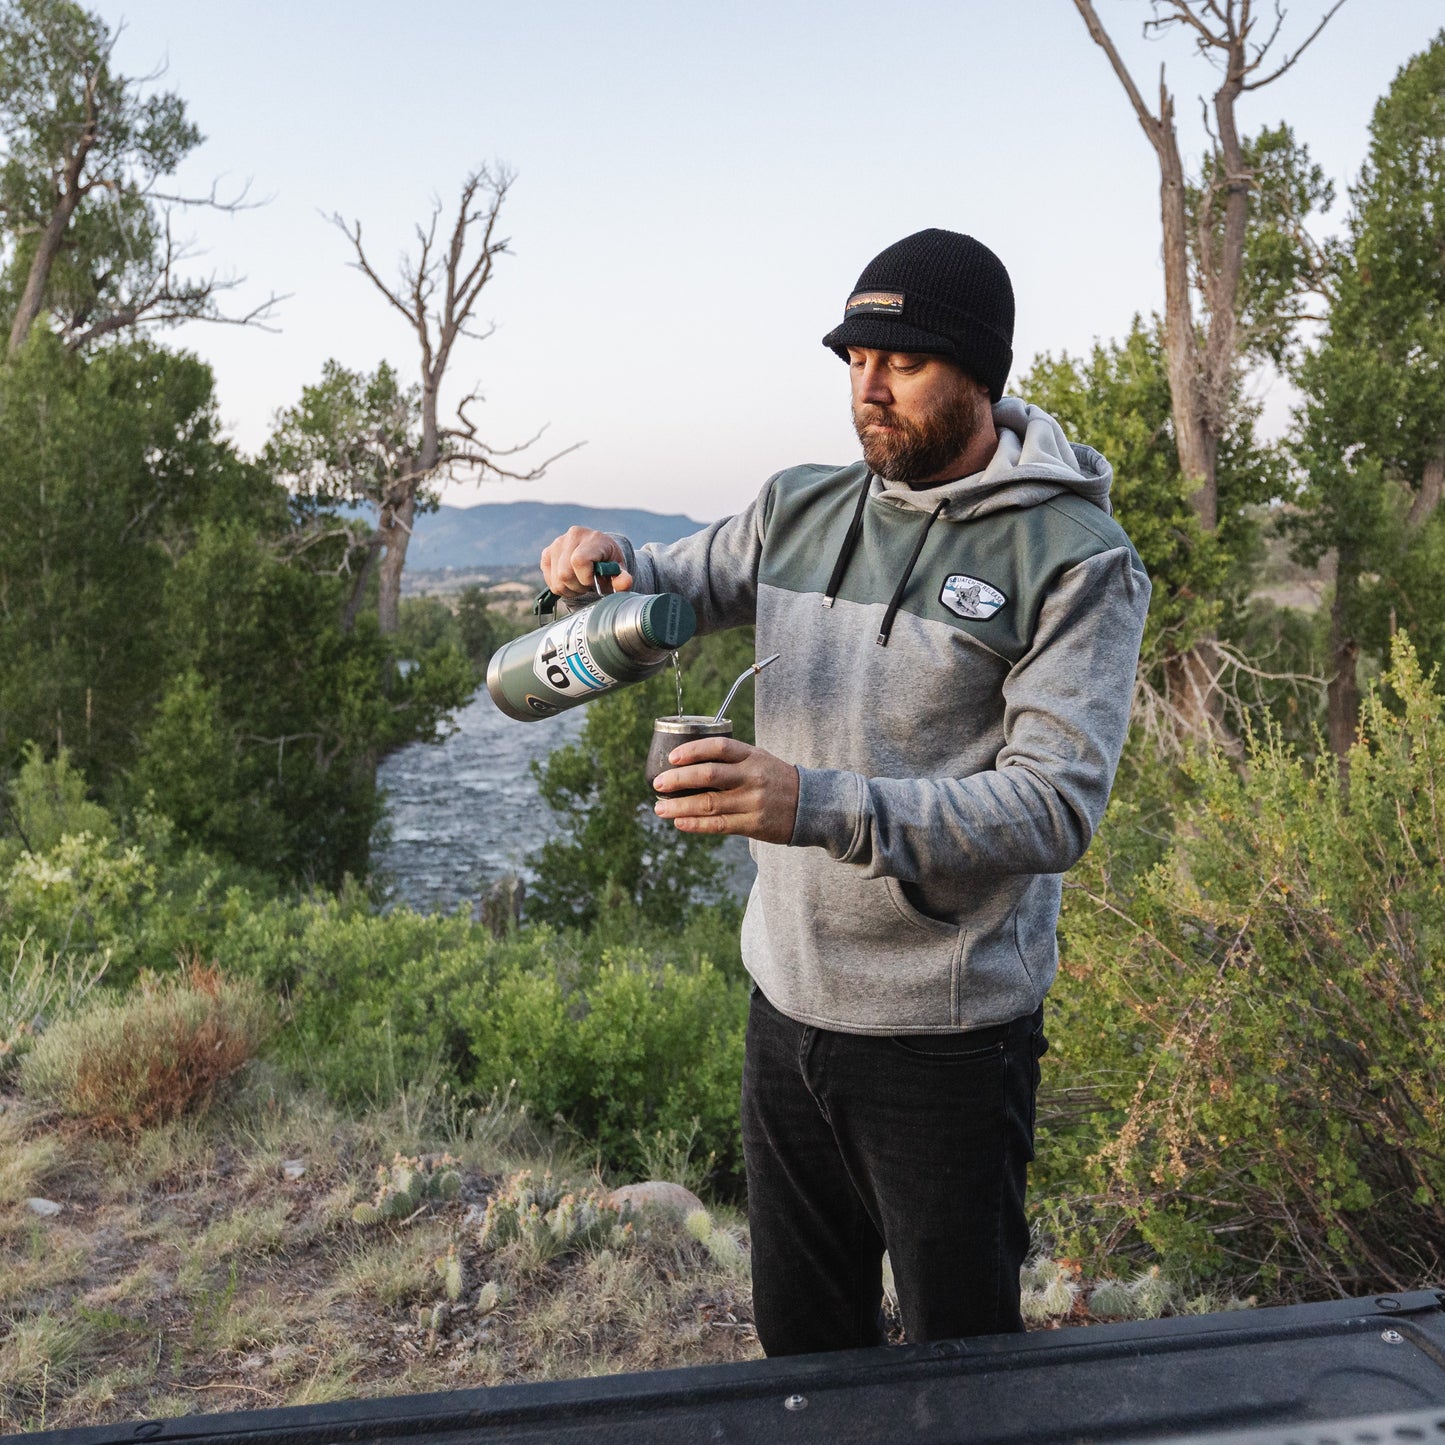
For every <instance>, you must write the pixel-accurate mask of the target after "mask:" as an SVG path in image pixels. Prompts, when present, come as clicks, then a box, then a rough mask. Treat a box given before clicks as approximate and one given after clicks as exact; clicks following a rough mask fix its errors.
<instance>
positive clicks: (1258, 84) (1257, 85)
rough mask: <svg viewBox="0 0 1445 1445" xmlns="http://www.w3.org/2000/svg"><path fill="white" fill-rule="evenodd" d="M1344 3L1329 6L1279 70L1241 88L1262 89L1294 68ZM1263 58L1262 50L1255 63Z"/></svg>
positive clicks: (1336, 0) (1336, 1)
mask: <svg viewBox="0 0 1445 1445" xmlns="http://www.w3.org/2000/svg"><path fill="white" fill-rule="evenodd" d="M1344 3H1345V0H1335V3H1334V4H1333V5H1331V6H1330V8H1329V9H1328V10H1326V11H1325V13H1324V15H1323V16H1322V17H1321V18H1320V23H1319V24H1318V25H1316V26H1315V28H1314V29H1313V30H1311V31H1310V33H1309V34H1308V35H1307V36H1306V37H1305V41H1304V44H1303V45H1301V46H1300V48H1299V49H1298V50H1296V51H1295V52H1294V53H1293V54H1292V55H1287V56H1285V58H1284V61H1283V63H1282V64H1281V65H1280V67H1279V69H1278V70H1275V71H1273V72H1271V73H1270V74H1269V75H1266V76H1265V77H1264V79H1263V80H1255V81H1251V82H1250V83H1249V84H1248V85H1246V86H1242V87H1241V89H1244V90H1262V89H1263V88H1264V87H1265V86H1266V85H1270V84H1272V83H1273V82H1274V81H1276V80H1278V79H1279V78H1280V76H1282V75H1283V74H1285V72H1286V71H1288V70H1291V69H1293V67H1294V64H1295V62H1296V61H1297V60H1298V59H1299V58H1300V56H1301V55H1303V54H1304V53H1305V51H1306V50H1308V49H1309V48H1310V46H1311V45H1313V44H1314V42H1315V40H1316V39H1317V38H1318V37H1319V33H1320V31H1322V30H1323V29H1324V28H1325V26H1326V25H1328V24H1329V23H1330V21H1331V20H1333V19H1334V17H1335V13H1336V12H1337V11H1338V10H1339V8H1340V6H1341V5H1343V4H1344ZM1263 59H1264V51H1263V50H1261V51H1260V53H1259V57H1258V59H1257V60H1256V61H1255V65H1258V64H1259V61H1260V60H1263ZM1253 68H1254V67H1253V66H1251V69H1253Z"/></svg>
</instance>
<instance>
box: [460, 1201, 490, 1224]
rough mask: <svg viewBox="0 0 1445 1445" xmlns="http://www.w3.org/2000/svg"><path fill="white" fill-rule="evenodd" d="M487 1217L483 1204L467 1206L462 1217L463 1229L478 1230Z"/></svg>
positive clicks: (485, 1207)
mask: <svg viewBox="0 0 1445 1445" xmlns="http://www.w3.org/2000/svg"><path fill="white" fill-rule="evenodd" d="M486 1217H487V1206H486V1205H485V1204H469V1205H467V1207H466V1211H465V1212H464V1213H463V1215H462V1228H463V1229H480V1228H481V1226H482V1224H483V1222H484V1221H485V1220H486Z"/></svg>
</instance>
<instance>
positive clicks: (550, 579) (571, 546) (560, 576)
mask: <svg viewBox="0 0 1445 1445" xmlns="http://www.w3.org/2000/svg"><path fill="white" fill-rule="evenodd" d="M595 562H617V563H619V564H621V566H622V568H623V571H622V572H621V574H620V575H619V576H617V577H614V578H613V579H612V587H613V590H614V591H617V592H626V591H627V590H628V589H629V588H630V587H631V586H632V574H631V573H630V572H628V571H627V570H626V566H627V558H626V557H625V556H624V555H623V552H622V548H621V547H619V546H618V545H617V543H616V541H615V540H614V539H613V538H611V537H609V536H608V535H607V533H606V532H594V531H593V530H592V529H591V528H590V527H568V528H567V530H566V531H565V532H564V533H563V534H562V535H561V536H560V537H558V538H557V540H556V541H555V542H553V543H551V544H550V545H549V546H547V547H544V548H543V549H542V580H543V581H544V582H545V583H546V584H547V586H548V587H550V588H551V589H552V591H553V592H555V593H556V594H557V596H558V597H579V596H581V594H582V593H584V592H593V591H595V590H597V589H596V584H595V582H594V580H593V577H592V565H593V563H595Z"/></svg>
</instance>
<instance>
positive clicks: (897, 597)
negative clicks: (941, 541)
mask: <svg viewBox="0 0 1445 1445" xmlns="http://www.w3.org/2000/svg"><path fill="white" fill-rule="evenodd" d="M947 505H948V503H947V502H940V503H939V504H938V505H937V506H936V507H935V508H934V509H933V511H932V512H930V513H929V515H928V520H927V521H926V522H925V523H924V524H923V526H922V528H921V529H920V531H919V533H918V540H917V541H916V542H915V543H914V544H913V555H912V556H911V557H910V558H909V559H908V565H907V566H906V567H905V568H904V569H903V575H902V576H901V577H900V578H899V579H898V586H897V587H895V588H894V589H893V599H892V601H890V602H889V604H888V611H887V612H885V613H884V614H883V625H882V626H881V627H880V628H879V629H878V646H879V647H887V646H888V638H889V635H890V634H891V633H892V631H893V619H894V618H895V617H897V616H898V604H899V603H900V602H902V601H903V594H904V593H905V592H906V591H907V590H908V579H909V578H910V577H912V576H913V569H914V567H915V566H917V564H918V559H919V557H920V556H921V555H922V553H923V544H924V543H925V542H926V541H927V540H928V533H929V531H930V529H931V528H932V526H933V524H934V523H935V522H936V521H937V520H938V517H939V514H940V513H941V512H942V511H943V509H944V508H945V507H946V506H947Z"/></svg>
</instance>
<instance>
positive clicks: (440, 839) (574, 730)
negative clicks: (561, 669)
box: [373, 688, 584, 913]
mask: <svg viewBox="0 0 1445 1445" xmlns="http://www.w3.org/2000/svg"><path fill="white" fill-rule="evenodd" d="M583 720H584V718H583V710H582V709H581V708H574V709H573V710H572V711H571V712H564V713H560V714H559V715H558V716H556V717H554V718H546V719H544V720H542V721H540V722H534V723H524V722H516V721H514V720H513V719H512V718H509V717H508V716H507V715H506V714H505V713H503V712H502V711H500V710H499V709H498V707H497V705H496V704H495V703H494V702H493V701H492V699H491V697H490V696H489V695H488V693H487V690H486V688H480V689H478V691H477V695H476V696H475V697H474V698H473V699H472V700H471V702H470V703H468V704H467V706H466V707H464V708H463V709H462V710H461V711H460V712H459V713H458V714H457V715H456V726H457V730H456V732H454V733H453V734H452V736H451V737H449V738H448V739H447V740H446V741H445V742H444V743H412V744H411V745H410V746H409V747H405V748H402V749H400V750H399V751H398V752H395V753H393V754H392V755H391V756H390V757H389V758H387V760H386V761H385V762H384V763H383V764H382V765H381V769H380V773H379V778H378V781H379V782H380V784H381V786H382V788H383V789H385V791H386V795H387V801H386V816H387V822H388V825H389V833H390V836H389V837H387V838H386V839H385V841H384V842H383V843H382V844H381V846H379V847H378V848H376V849H375V850H374V854H373V861H374V862H375V864H376V866H377V867H378V869H379V870H380V871H381V872H382V873H383V874H384V875H385V876H386V877H387V878H388V880H389V882H390V885H391V896H392V898H393V900H394V901H395V902H398V903H405V904H407V905H408V906H410V907H411V908H414V909H416V910H417V911H418V912H424V913H431V912H435V911H437V910H439V909H452V908H455V907H456V906H457V904H458V903H461V902H464V901H465V902H475V901H476V899H478V898H479V897H481V896H482V895H483V894H484V893H485V892H486V891H487V888H488V887H489V886H490V885H491V884H492V883H493V882H495V881H496V880H497V879H498V878H501V877H502V876H504V875H505V874H508V873H515V874H521V875H524V876H525V874H526V871H527V870H526V866H525V859H526V856H527V854H528V853H530V852H532V851H533V850H534V849H535V848H539V847H540V846H541V845H542V844H543V843H544V842H546V840H547V839H548V838H550V837H551V836H553V834H554V833H556V831H557V829H558V820H557V819H556V817H555V816H554V814H553V813H552V810H551V809H550V808H548V807H547V805H546V804H545V803H543V802H542V800H541V798H540V797H539V796H538V795H537V784H536V780H535V779H534V778H533V777H532V774H531V771H530V769H531V764H532V763H533V762H534V761H537V762H541V761H543V760H544V759H545V758H546V757H547V755H548V754H549V753H550V752H552V750H553V749H554V748H559V747H561V746H562V745H563V744H564V743H570V742H573V741H575V739H576V737H577V735H578V733H579V732H581V730H582V723H583Z"/></svg>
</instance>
